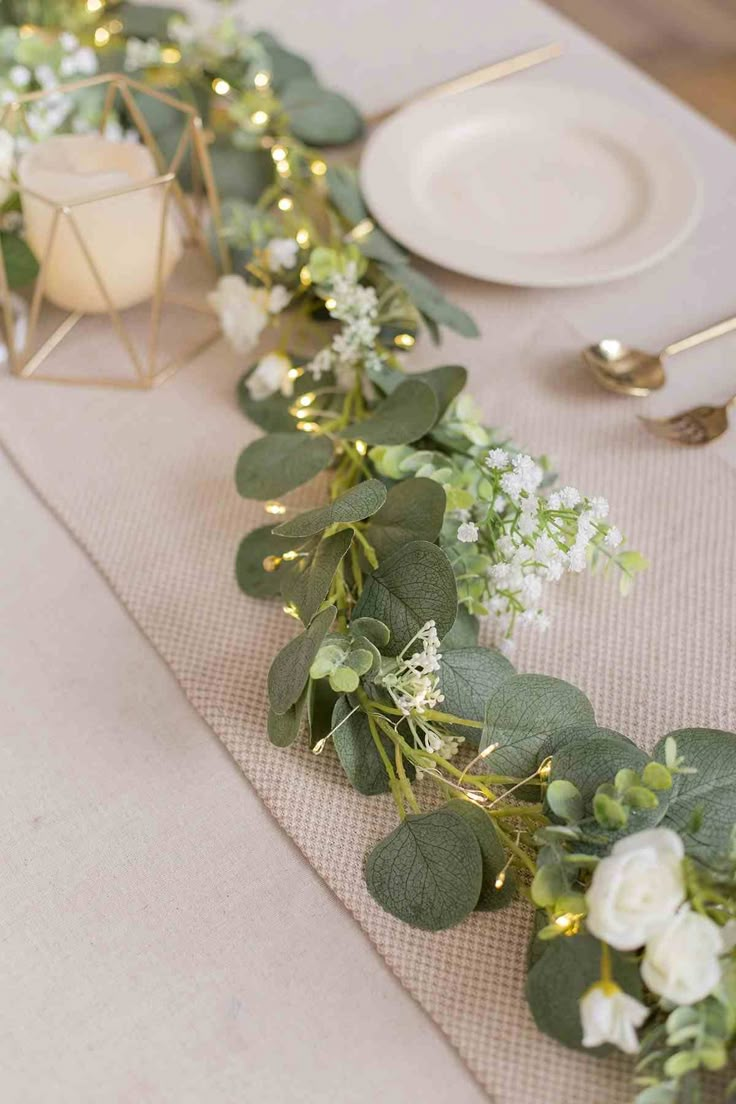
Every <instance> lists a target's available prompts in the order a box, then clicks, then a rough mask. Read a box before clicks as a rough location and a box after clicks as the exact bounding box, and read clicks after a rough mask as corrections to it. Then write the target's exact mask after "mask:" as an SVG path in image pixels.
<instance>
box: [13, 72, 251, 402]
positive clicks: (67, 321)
mask: <svg viewBox="0 0 736 1104" xmlns="http://www.w3.org/2000/svg"><path fill="white" fill-rule="evenodd" d="M96 86H99V87H100V88H101V90H103V91H104V104H103V109H102V116H101V121H100V133H103V132H104V131H105V128H106V124H107V122H108V120H109V119H110V117H111V114H112V113H113V111H114V110H115V109H116V107H117V106H118V105H119V106H121V107H122V108H123V109H124V112H125V115H126V116H127V117H128V119H129V120H130V121H131V123H132V124H133V125H134V127H135V129H136V130H137V132H138V135H139V137H140V139H141V141H142V143H143V144H144V145H145V147H146V148H147V149H148V151H149V152H150V155H151V157H152V158H153V162H154V165H155V168H156V170H157V175H155V176H154V177H152V178H148V179H145V180H143V181H139V182H137V183H131V184H130V185H128V186H125V187H121V188H117V189H113V190H108V191H102V192H101V193H99V194H97V193H96V194H93V195H84V196H81V197H79V198H77V199H75V198H71V199H69V200H65V201H64V202H59V201H58V200H54V199H52V198H50V197H49V196H48V195H44V194H43V189H42V188H41V189H38V190H36V189H35V188H33V189H32V188H29V187H27V186H25V185H24V183H23V182H22V180H18V181H15V180H8V178H4V177H0V179H3V180H5V182H6V183H8V184H10V186H11V187H12V188H13V189H14V190H16V191H18V192H19V193H20V198H21V205H23V204H24V203H28V204H35V205H36V209H37V210H38V205H41V207H43V209H44V218H45V219H46V225H47V226H48V237H47V240H46V242H45V246H44V248H43V254H42V255H41V256H38V257H37V260H38V263H39V270H38V275H37V277H36V280H35V284H34V286H33V289H32V291H31V293H30V299H29V301H28V304H27V310H28V317H27V327H25V334H24V335H21V333H20V330H21V327H17V326H16V319H15V310H14V304H13V298H15V300H16V303H17V296H13V297H11V293H10V290H9V286H8V279H7V272H6V268H5V258H4V256H3V255H2V248H0V307H1V309H2V320H3V329H4V335H3V336H4V341H5V344H6V346H7V351H8V357H7V359H8V361H9V364H10V368H11V371H12V372H13V374H14V375H16V376H19V377H21V378H22V379H43V380H48V381H53V382H59V383H68V384H97V385H101V386H107V387H127V388H131V387H134V388H150V387H154V386H156V385H158V384H160V383H162V382H163V381H164V380H165V379H168V378H169V377H170V376H171V375H172V374H173V373H174V372H175V371H176V370H177V369H178V368H179V367H181V365H182V364H184V363H186V362H187V361H188V360H191V359H192V358H193V357H195V356H196V355H198V354H199V353H200V352H202V351H203V349H205V348H206V347H207V346H208V345H209V344H211V343H212V342H213V341H214V340H216V338H217V337H218V336H219V332H220V331H219V324H218V322H217V319H216V317H215V315H214V313H213V312H212V310H211V309H210V308H209V307H208V305H207V299H206V295H207V291H208V290H210V289H211V287H212V286H213V285H214V283H215V281H216V278H217V276H218V275H219V273H220V272H227V271H228V267H229V256H228V253H227V250H226V248H225V246H224V243H223V240H222V234H221V223H220V204H219V199H218V195H217V188H216V185H215V180H214V175H213V172H212V166H211V163H210V158H209V153H208V150H207V141H206V137H205V131H204V127H203V124H202V120H201V118H200V117H199V116H198V114H197V112H196V110H195V108H193V107H192V106H190V105H189V104H186V103H182V102H181V101H180V100H178V99H176V98H174V97H173V96H169V95H167V94H166V93H164V92H159V91H156V90H153V89H151V88H148V87H147V86H146V85H144V84H141V83H140V82H139V81H136V80H133V79H132V78H131V77H128V76H125V75H123V74H119V73H112V74H101V75H99V76H94V77H89V78H86V79H83V80H77V81H73V82H70V83H68V84H65V85H61V86H59V87H57V88H55V89H51V90H48V91H39V92H30V93H27V94H25V95H21V96H18V97H17V99H16V100H15V101H13V102H11V103H9V104H7V105H6V106H5V108H4V110H3V111H2V114H0V128H4V129H5V130H8V131H9V132H10V133H11V134H12V135H14V136H16V137H17V136H19V135H20V134H25V135H26V136H27V138H29V139H31V141H33V140H34V135H33V133H32V129H31V127H30V126H29V122H28V108H29V107H30V106H31V105H34V104H37V103H38V102H39V101H41V100H44V99H45V98H47V97H49V96H54V97H58V96H59V95H72V94H73V93H76V92H79V91H82V90H84V89H90V88H94V87H96ZM137 97H147V98H149V99H151V100H156V101H158V102H159V103H161V104H164V105H165V106H166V107H167V108H168V109H170V110H172V111H174V112H176V113H177V115H176V117H177V118H179V117H180V118H181V123H182V127H181V136H180V138H179V140H178V143H177V144H176V148H175V149H174V152H173V155H172V156H171V157H170V158H168V159H167V158H166V157H164V154H163V153H162V151H161V148H160V146H159V144H158V142H157V141H156V138H155V136H154V134H153V131H152V129H151V127H150V125H149V123H148V121H147V119H146V116H145V114H144V112H143V111H142V110H141V106H140V104H139V102H138V98H137ZM185 165H187V166H188V168H189V175H190V178H191V190H190V192H189V193H188V194H186V193H185V192H184V190H183V188H182V186H181V183H180V180H179V176H178V174H179V173H180V171H181V170H182V168H183V167H184V166H185ZM144 189H146V190H149V191H148V194H150V195H154V194H155V195H156V196H159V195H160V197H161V199H160V220H159V222H158V224H157V228H156V237H157V245H156V248H155V249H153V250H152V254H151V256H152V263H153V267H154V271H153V272H150V273H149V274H148V277H147V278H150V280H151V286H152V294H151V296H150V299H146V301H145V303H139V304H137V305H135V306H131V307H127V308H123V307H121V306H120V304H119V303H118V304H116V302H115V301H114V295H113V293H112V292H111V289H110V287H109V286H108V283H109V281H106V279H105V274H104V272H103V271H101V266H100V264H99V263H98V261H99V257H98V258H97V259H95V257H94V256H93V250H92V248H91V247H90V243H89V242H88V241H86V240H85V232H84V222H85V218H84V212H85V209H86V210H87V211H89V207H88V205H89V204H92V203H95V204H100V203H103V202H104V201H105V200H115V199H116V198H118V197H123V196H128V195H132V194H133V193H136V192H142V191H143V190H144ZM158 206H159V202H158V200H157V202H156V207H155V210H156V212H158ZM205 212H208V213H209V217H210V219H211V220H212V224H213V229H214V231H215V237H216V240H217V248H218V251H219V263H220V267H219V268H218V265H217V263H216V262H215V260H214V258H213V256H212V252H211V250H210V248H209V246H208V241H207V236H206V233H205V230H204V228H203V215H204V214H205ZM87 222H89V219H87ZM128 229H129V232H130V234H135V232H136V227H135V226H130V227H129V228H126V231H127V230H128ZM174 233H176V234H177V235H178V236H179V237H178V238H177V241H180V242H181V243H182V245H183V248H182V258H181V260H180V261H179V262H178V263H177V264H176V266H175V267H174V270H173V272H172V273H171V274H170V275H169V273H167V272H166V271H165V267H166V266H165V264H164V260H165V258H166V257H168V256H170V239H171V236H172V234H174ZM65 242H66V243H67V248H68V244H69V243H70V242H74V243H76V246H75V248H76V250H77V256H78V257H81V258H83V263H86V265H87V266H88V272H87V273H86V277H87V279H88V280H89V281H90V286H93V287H94V289H95V295H96V296H97V299H98V300H99V303H100V306H99V308H96V309H95V310H94V311H93V312H92V313H87V312H85V311H83V310H81V309H59V307H58V305H57V306H55V305H54V304H53V303H51V302H50V301H49V299H48V296H47V294H46V286H45V285H46V282H47V278H48V274H49V270H50V266H51V263H52V260H54V263H55V264H58V261H59V256H58V253H57V254H55V250H56V251H58V250H59V247H60V246H63V245H64V243H65ZM80 251H81V252H80ZM167 276H168V278H167ZM56 298H57V302H58V299H59V297H58V295H57V296H56ZM111 333H112V334H113V335H114V336H115V337H116V338H117V342H116V349H117V353H116V354H113V353H112V352H111V347H110V342H109V340H107V341H106V338H107V339H109V336H110V334H111ZM72 335H74V339H75V340H74V341H73V342H72ZM71 346H73V347H71ZM70 361H73V362H74V370H72V371H70V370H69V364H70ZM100 361H101V362H102V364H101V365H100V364H99V362H100ZM113 362H114V366H115V368H116V371H115V372H112V371H111V364H112V363H113ZM98 365H99V367H98ZM77 366H79V370H77Z"/></svg>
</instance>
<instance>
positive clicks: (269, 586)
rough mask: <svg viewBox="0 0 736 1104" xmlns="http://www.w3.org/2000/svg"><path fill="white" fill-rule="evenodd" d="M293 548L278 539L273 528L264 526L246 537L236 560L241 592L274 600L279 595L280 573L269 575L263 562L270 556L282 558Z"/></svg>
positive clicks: (285, 539)
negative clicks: (272, 530)
mask: <svg viewBox="0 0 736 1104" xmlns="http://www.w3.org/2000/svg"><path fill="white" fill-rule="evenodd" d="M293 544H294V542H293V541H291V540H288V539H287V538H286V537H275V536H274V535H273V533H272V532H271V526H270V525H263V526H261V527H260V528H259V529H254V530H253V531H252V532H251V533H248V535H247V536H245V537H243V539H242V541H241V542H240V545H239V546H238V554H237V556H236V558H235V578H236V579H237V580H238V586H239V587H240V589H241V590H242V591H244V592H245V593H246V594H249V595H250V596H251V598H275V597H276V595H277V594H280V593H281V575H280V573H279V570H276V571H266V570H265V568H264V566H263V561H264V560H265V559H266V558H267V557H268V556H281V555H282V554H283V553H284V552H288V551H289V549H290V548H292V547H293Z"/></svg>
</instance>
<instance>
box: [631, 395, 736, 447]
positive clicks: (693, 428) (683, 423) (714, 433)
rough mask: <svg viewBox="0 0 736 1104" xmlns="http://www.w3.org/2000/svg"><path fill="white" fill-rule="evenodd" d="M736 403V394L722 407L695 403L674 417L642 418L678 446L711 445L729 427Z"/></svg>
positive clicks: (644, 423) (651, 427)
mask: <svg viewBox="0 0 736 1104" xmlns="http://www.w3.org/2000/svg"><path fill="white" fill-rule="evenodd" d="M732 406H736V395H732V396H731V398H730V399H728V400H727V401H726V402H725V403H723V405H722V406H694V407H693V408H692V410H683V411H682V413H681V414H673V415H672V417H671V418H642V417H640V418H639V421H640V422H642V423H643V425H644V427H645V428H646V429H648V430H649V432H650V433H653V434H654V436H655V437H663V438H664V439H665V440H666V441H674V442H675V444H678V445H708V444H710V442H711V441H715V440H716V438H717V437H721V436H723V434H724V433H725V432H726V430H727V429H728V411H729V409H730V408H731V407H732Z"/></svg>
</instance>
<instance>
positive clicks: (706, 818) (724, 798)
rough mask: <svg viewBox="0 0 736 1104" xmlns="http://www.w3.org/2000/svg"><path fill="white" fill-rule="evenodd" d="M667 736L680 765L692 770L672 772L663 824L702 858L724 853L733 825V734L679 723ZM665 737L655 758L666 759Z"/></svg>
mask: <svg viewBox="0 0 736 1104" xmlns="http://www.w3.org/2000/svg"><path fill="white" fill-rule="evenodd" d="M669 735H670V736H671V737H673V738H674V739H675V741H676V742H677V754H678V755H679V756H682V758H683V760H684V763H685V766H686V767H687V768H692V769H694V770H695V771H696V772H697V773H695V774H681V775H675V785H674V787H673V790H672V791H671V792H670V795H669V796H670V801H669V806H668V808H667V815H666V816H665V818H664V821H663V824H665V825H668V826H669V827H671V828H674V829H675V831H676V832H678V833H679V834H680V835H681V836H682V838H683V841H684V843H685V848H686V850H687V851H688V852H689V853H690V854H691V855H694V856H695V857H696V858H698V859H701V860H703V861H704V862H709V861H712V860H713V858H715V857H723V856H725V855H728V854H729V853H730V851H731V847H732V833H733V829H734V825H735V824H736V735H734V733H733V732H724V731H722V730H721V729H715V728H682V729H679V730H678V731H676V732H671V733H670V734H669ZM666 739H667V737H664V738H663V739H662V740H660V742H659V743H658V744H657V746H656V748H655V750H654V758H655V759H656V760H657V761H658V762H660V763H664V762H665V754H664V745H665V740H666ZM659 796H660V799H661V797H662V795H661V794H660V795H659ZM699 813H700V814H702V815H698V814H699ZM698 822H699V823H698Z"/></svg>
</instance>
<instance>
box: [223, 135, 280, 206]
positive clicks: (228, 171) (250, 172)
mask: <svg viewBox="0 0 736 1104" xmlns="http://www.w3.org/2000/svg"><path fill="white" fill-rule="evenodd" d="M209 155H210V161H211V163H212V171H213V173H214V176H215V181H216V183H217V190H218V192H219V193H220V195H221V196H222V197H225V196H227V197H228V198H231V199H244V200H247V201H248V202H249V203H256V202H257V201H258V199H259V198H260V197H261V196H262V195H263V193H264V191H265V190H266V188H267V187H268V186H269V184H270V183H271V181H272V179H273V161H272V160H271V157H270V156H269V154H268V153H267V152H266V151H265V150H241V149H236V148H235V147H234V146H233V145H231V144H230V142H228V141H225V140H224V139H218V140H216V141H215V142H213V144H212V145H211V146H210V147H209Z"/></svg>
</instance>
